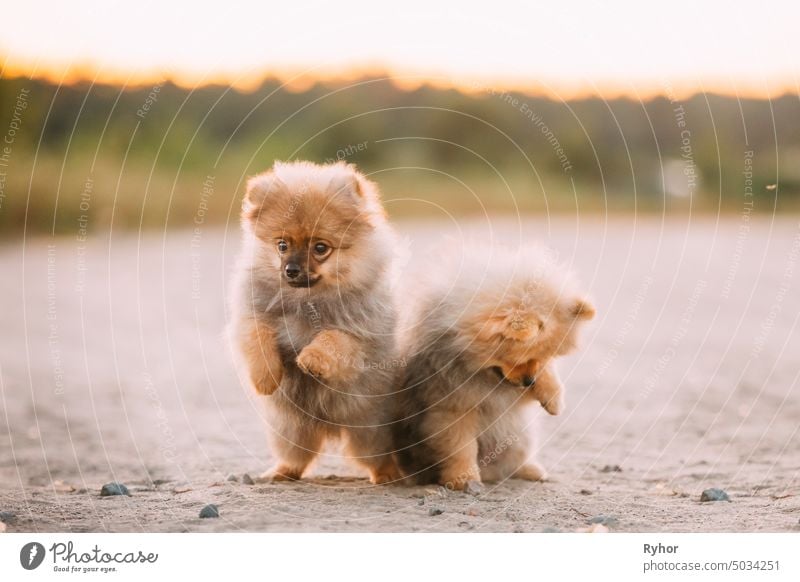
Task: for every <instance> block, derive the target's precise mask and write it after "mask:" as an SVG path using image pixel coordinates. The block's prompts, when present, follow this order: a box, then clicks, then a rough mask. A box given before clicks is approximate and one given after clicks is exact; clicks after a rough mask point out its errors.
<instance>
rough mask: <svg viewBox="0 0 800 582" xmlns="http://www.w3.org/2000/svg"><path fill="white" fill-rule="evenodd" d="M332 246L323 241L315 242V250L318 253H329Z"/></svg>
mask: <svg viewBox="0 0 800 582" xmlns="http://www.w3.org/2000/svg"><path fill="white" fill-rule="evenodd" d="M330 248H331V247H329V246H328V245H326V244H325V243H323V242H318V243H317V244H315V245H314V252H315V253H316V254H318V255H324V254H325V253H327V252H328V250H329V249H330Z"/></svg>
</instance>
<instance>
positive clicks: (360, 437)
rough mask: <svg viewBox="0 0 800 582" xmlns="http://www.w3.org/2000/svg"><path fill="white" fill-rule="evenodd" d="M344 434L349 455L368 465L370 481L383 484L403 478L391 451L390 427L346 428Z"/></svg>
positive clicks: (396, 481)
mask: <svg viewBox="0 0 800 582" xmlns="http://www.w3.org/2000/svg"><path fill="white" fill-rule="evenodd" d="M343 434H344V437H345V450H346V452H347V454H348V456H350V457H351V458H352V459H353V460H354V461H356V462H357V463H359V464H360V465H363V466H364V467H366V469H367V470H368V471H369V480H370V482H372V483H373V484H375V485H382V484H384V483H398V482H400V481H401V480H402V478H403V475H402V473H401V472H400V469H399V468H398V466H397V462H396V460H395V458H394V455H393V454H392V452H391V446H392V439H391V431H390V430H389V428H388V427H358V428H346V429H344V430H343Z"/></svg>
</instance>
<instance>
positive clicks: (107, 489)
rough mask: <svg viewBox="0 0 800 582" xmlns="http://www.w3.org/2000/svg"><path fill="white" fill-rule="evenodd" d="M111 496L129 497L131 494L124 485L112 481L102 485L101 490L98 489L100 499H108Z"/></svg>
mask: <svg viewBox="0 0 800 582" xmlns="http://www.w3.org/2000/svg"><path fill="white" fill-rule="evenodd" d="M112 495H127V496H128V497H130V495H131V493H130V491H128V488H127V487H125V485H123V484H122V483H117V482H116V481H114V482H112V483H106V484H105V485H103V488H102V489H100V497H109V496H112Z"/></svg>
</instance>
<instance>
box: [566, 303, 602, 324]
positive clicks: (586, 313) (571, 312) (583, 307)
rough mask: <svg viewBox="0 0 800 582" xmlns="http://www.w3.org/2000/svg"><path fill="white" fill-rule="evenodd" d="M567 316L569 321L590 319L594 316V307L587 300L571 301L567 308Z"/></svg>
mask: <svg viewBox="0 0 800 582" xmlns="http://www.w3.org/2000/svg"><path fill="white" fill-rule="evenodd" d="M567 314H568V316H569V317H570V318H571V319H583V320H589V319H592V318H593V317H594V315H595V309H594V305H592V304H591V302H590V301H589V300H588V299H584V298H578V299H573V300H572V301H571V302H570V303H569V304H568V306H567Z"/></svg>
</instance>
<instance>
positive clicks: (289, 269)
mask: <svg viewBox="0 0 800 582" xmlns="http://www.w3.org/2000/svg"><path fill="white" fill-rule="evenodd" d="M284 272H285V273H286V276H287V277H289V278H290V279H296V278H297V276H298V275H299V274H300V265H298V264H296V263H288V264H287V265H286V267H285V268H284Z"/></svg>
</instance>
